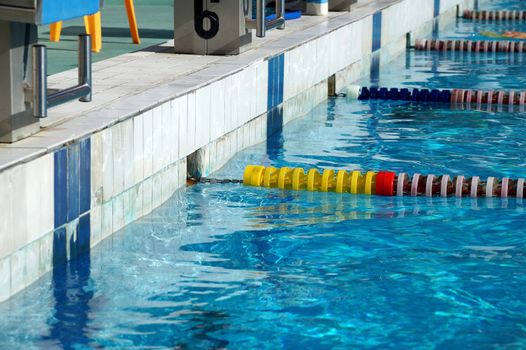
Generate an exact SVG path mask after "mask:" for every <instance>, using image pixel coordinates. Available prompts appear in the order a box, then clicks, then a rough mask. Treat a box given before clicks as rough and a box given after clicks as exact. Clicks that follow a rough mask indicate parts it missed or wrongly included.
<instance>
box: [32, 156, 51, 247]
mask: <svg viewBox="0 0 526 350" xmlns="http://www.w3.org/2000/svg"><path fill="white" fill-rule="evenodd" d="M38 168H39V169H40V172H39V174H40V176H39V178H40V211H41V212H42V215H41V217H40V230H39V232H38V237H39V238H40V237H41V236H42V235H43V234H47V233H49V232H51V231H53V229H54V225H55V221H54V212H55V181H54V180H55V159H54V156H53V154H51V153H50V154H47V155H45V156H43V157H41V158H40V159H39V166H38ZM29 176H33V177H34V174H30V175H29Z"/></svg>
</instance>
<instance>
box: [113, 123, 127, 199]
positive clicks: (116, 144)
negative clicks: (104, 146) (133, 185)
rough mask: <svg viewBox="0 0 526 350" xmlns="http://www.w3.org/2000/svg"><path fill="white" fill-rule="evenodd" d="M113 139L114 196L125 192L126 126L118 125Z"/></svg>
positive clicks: (114, 128) (114, 130) (115, 127)
mask: <svg viewBox="0 0 526 350" xmlns="http://www.w3.org/2000/svg"><path fill="white" fill-rule="evenodd" d="M111 129H112V139H113V196H114V197H115V196H118V195H119V194H121V193H122V191H124V170H125V169H124V165H125V164H124V157H125V155H124V153H125V147H124V126H123V123H120V124H116V125H114V126H113V127H112V128H111Z"/></svg>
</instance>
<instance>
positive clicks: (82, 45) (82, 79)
mask: <svg viewBox="0 0 526 350" xmlns="http://www.w3.org/2000/svg"><path fill="white" fill-rule="evenodd" d="M91 82H92V75H91V36H89V35H87V34H81V35H79V85H80V86H83V85H87V86H88V87H89V93H88V94H87V95H85V96H82V97H81V98H80V99H79V100H80V101H81V102H91V94H92V91H91V90H92V89H91V87H92V85H91Z"/></svg>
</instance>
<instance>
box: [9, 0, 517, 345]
mask: <svg viewBox="0 0 526 350" xmlns="http://www.w3.org/2000/svg"><path fill="white" fill-rule="evenodd" d="M493 3H496V1H494V2H493ZM513 3H515V4H522V3H520V2H513ZM508 8H509V7H508ZM467 25H468V24H466V23H464V22H461V23H460V27H459V28H460V30H464V29H463V28H465V26H467ZM451 33H453V32H445V34H444V36H446V35H449V34H451ZM506 59H508V58H507V57H506V56H505V55H501V56H499V57H493V56H491V57H490V56H480V55H479V56H475V55H473V56H470V57H465V56H463V57H460V56H447V55H440V54H435V55H434V54H429V53H414V52H410V53H409V54H408V55H404V56H402V57H400V58H399V59H397V60H395V61H394V62H393V64H391V65H389V66H387V67H384V68H383V69H382V70H381V71H380V74H379V75H375V77H374V78H373V82H371V79H370V78H367V79H363V80H362V81H360V82H359V83H360V84H361V85H371V84H376V83H379V84H380V85H382V86H389V87H404V86H405V87H412V86H414V87H433V88H451V87H464V88H468V87H469V88H471V87H473V88H488V89H495V88H522V87H524V86H525V85H524V79H526V78H524V77H525V76H526V68H525V67H524V66H523V65H522V63H517V62H515V63H514V62H506V61H505V60H506ZM474 60H478V61H476V62H474ZM510 63H511V64H510ZM524 115H525V114H524V113H522V112H521V111H519V110H513V111H508V109H507V108H504V109H503V110H502V111H498V110H489V111H488V110H482V111H477V110H471V111H458V110H451V109H450V108H449V106H447V105H439V104H435V105H422V104H410V103H405V102H393V101H385V102H378V101H373V102H357V101H353V100H351V99H346V98H337V99H331V100H329V101H327V102H326V103H324V104H322V105H321V106H319V107H318V108H317V109H316V110H315V111H313V112H312V113H310V114H309V115H307V116H306V117H304V118H301V119H299V120H296V121H294V122H292V123H290V124H289V125H287V127H285V129H284V130H283V132H281V133H278V134H276V135H273V136H272V137H271V138H270V139H269V140H268V141H267V142H265V143H263V144H260V145H257V146H255V147H251V148H249V149H247V150H245V151H244V152H242V153H240V154H238V155H237V156H236V157H235V158H234V159H233V160H232V161H231V162H229V164H227V166H225V168H223V169H222V170H220V171H219V172H217V174H215V176H216V177H221V178H240V177H241V176H242V172H243V168H244V167H245V166H246V165H247V164H251V163H254V164H264V165H274V166H285V165H287V166H301V167H304V168H309V167H319V168H334V169H361V170H381V169H386V170H393V171H405V172H409V173H412V172H421V173H426V174H429V173H431V174H436V175H441V174H451V175H457V174H464V175H466V176H471V175H479V176H483V177H484V176H497V177H499V176H510V177H526V167H525V162H526V160H525V159H526V150H525V147H524V146H525V145H524V142H525V141H524V140H525V139H524V135H525V134H526V124H525V123H524V120H523V119H524ZM525 227H526V213H525V210H524V204H523V203H521V202H517V201H515V200H513V199H509V200H507V201H504V200H500V199H493V200H485V199H484V200H482V199H480V200H458V199H455V198H453V199H447V200H444V199H437V198H435V199H428V198H416V199H415V198H403V199H400V198H382V197H366V196H351V195H337V194H322V193H307V192H292V191H287V192H282V191H279V190H268V189H257V188H249V187H242V186H240V185H197V186H193V187H190V188H188V189H187V190H186V191H182V192H180V193H178V194H177V195H175V196H174V197H173V198H172V199H171V200H170V201H169V202H168V203H167V204H166V205H164V206H163V207H161V208H159V209H158V210H156V211H155V212H154V213H153V214H151V215H149V216H147V217H145V218H143V219H141V220H139V221H138V222H136V223H134V224H132V225H130V226H128V227H126V228H125V229H123V230H122V231H120V232H119V233H117V234H115V235H114V236H113V237H111V238H109V239H107V240H105V241H104V242H103V243H102V244H100V245H99V246H97V247H96V248H94V249H93V250H92V252H91V255H90V256H86V257H84V258H82V259H79V260H78V261H76V262H73V263H70V264H69V265H68V266H64V267H61V268H57V269H55V271H54V272H53V273H50V274H48V275H46V276H44V277H43V278H42V279H40V280H39V281H38V282H37V283H35V284H34V285H32V286H31V287H29V288H28V289H27V290H25V291H23V292H22V293H20V294H18V295H17V296H16V297H14V298H13V299H12V300H10V301H9V302H6V303H3V304H0V349H30V348H45V349H48V348H61V347H63V348H68V349H86V348H124V347H126V348H134V347H135V348H140V349H144V348H151V349H158V348H176V349H193V348H203V349H209V348H242V349H251V348H257V349H260V348H261V349H265V348H267V349H275V348H290V349H300V348H304V349H324V348H327V349H328V348H340V349H352V348H370V349H416V348H420V349H431V348H436V349H473V348H476V349H522V348H526V317H525V316H524V315H525V314H526V293H525V290H526V235H525V234H526V228H525Z"/></svg>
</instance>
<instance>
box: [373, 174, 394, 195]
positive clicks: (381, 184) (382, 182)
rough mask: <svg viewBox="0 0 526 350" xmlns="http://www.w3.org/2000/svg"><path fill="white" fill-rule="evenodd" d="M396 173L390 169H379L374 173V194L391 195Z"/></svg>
mask: <svg viewBox="0 0 526 350" xmlns="http://www.w3.org/2000/svg"><path fill="white" fill-rule="evenodd" d="M395 176H396V174H395V173H394V172H391V171H380V172H379V173H378V174H377V175H376V194H377V195H380V196H392V195H393V190H394V180H395Z"/></svg>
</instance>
